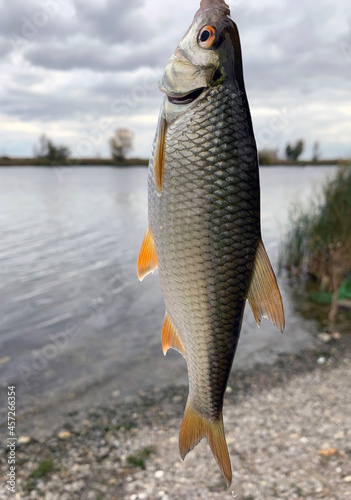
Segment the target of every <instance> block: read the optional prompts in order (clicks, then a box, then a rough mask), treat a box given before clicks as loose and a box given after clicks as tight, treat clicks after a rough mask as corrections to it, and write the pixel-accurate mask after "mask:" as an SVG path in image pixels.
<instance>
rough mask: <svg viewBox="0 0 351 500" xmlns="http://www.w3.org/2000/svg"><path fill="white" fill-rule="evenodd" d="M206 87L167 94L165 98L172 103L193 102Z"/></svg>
mask: <svg viewBox="0 0 351 500" xmlns="http://www.w3.org/2000/svg"><path fill="white" fill-rule="evenodd" d="M207 88H208V87H199V88H197V89H194V90H192V91H191V92H187V93H186V94H173V95H171V94H167V99H168V101H169V102H170V103H172V104H176V105H178V106H184V105H185V104H190V103H192V102H194V101H195V100H196V99H197V98H198V97H200V95H201V94H202V93H203V92H204V91H205V90H206V89H207Z"/></svg>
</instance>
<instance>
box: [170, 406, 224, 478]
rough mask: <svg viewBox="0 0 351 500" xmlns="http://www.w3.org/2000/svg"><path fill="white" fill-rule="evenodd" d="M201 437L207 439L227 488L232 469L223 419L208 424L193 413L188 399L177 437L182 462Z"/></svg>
mask: <svg viewBox="0 0 351 500" xmlns="http://www.w3.org/2000/svg"><path fill="white" fill-rule="evenodd" d="M203 437H206V438H207V441H208V443H209V445H210V447H211V450H212V453H213V455H214V457H215V459H216V460H217V463H218V465H219V468H220V469H221V471H222V474H223V476H224V477H225V480H226V483H227V487H229V486H230V485H231V482H232V467H231V464H230V458H229V453H228V448H227V443H226V440H225V435H224V426H223V417H222V415H221V416H220V418H219V419H218V420H216V421H215V422H210V421H209V420H207V419H205V418H204V417H201V415H199V414H198V413H196V412H195V410H194V409H193V407H192V406H191V403H190V401H189V399H188V401H187V404H186V407H185V412H184V418H183V423H182V427H181V429H180V435H179V451H180V456H181V457H182V459H183V460H184V458H185V456H186V454H187V453H188V452H189V451H190V450H192V449H193V448H194V447H195V446H196V445H197V444H198V443H199V441H201V439H202V438H203Z"/></svg>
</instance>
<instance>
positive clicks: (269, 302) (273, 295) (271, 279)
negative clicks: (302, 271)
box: [247, 240, 285, 332]
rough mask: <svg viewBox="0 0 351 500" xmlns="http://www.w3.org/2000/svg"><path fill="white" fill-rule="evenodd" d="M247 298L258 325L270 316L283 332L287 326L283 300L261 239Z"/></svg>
mask: <svg viewBox="0 0 351 500" xmlns="http://www.w3.org/2000/svg"><path fill="white" fill-rule="evenodd" d="M247 300H248V301H249V304H250V306H251V309H252V312H253V315H254V316H255V320H256V323H257V324H258V325H260V323H261V318H268V319H269V320H270V321H272V323H273V324H274V325H275V326H276V327H277V328H278V329H279V330H280V331H281V332H283V330H284V326H285V318H284V309H283V301H282V297H281V295H280V291H279V288H278V284H277V280H276V277H275V274H274V271H273V269H272V266H271V263H270V261H269V258H268V255H267V252H266V249H265V247H264V245H263V243H262V241H261V240H260V242H259V245H258V247H257V251H256V259H255V263H254V269H253V273H252V279H251V283H250V288H249V292H248V294H247Z"/></svg>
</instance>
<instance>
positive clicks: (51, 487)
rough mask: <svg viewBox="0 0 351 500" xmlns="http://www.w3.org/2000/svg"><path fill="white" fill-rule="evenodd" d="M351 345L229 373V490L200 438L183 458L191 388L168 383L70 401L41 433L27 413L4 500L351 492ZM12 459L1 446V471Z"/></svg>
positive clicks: (0, 492)
mask: <svg viewBox="0 0 351 500" xmlns="http://www.w3.org/2000/svg"><path fill="white" fill-rule="evenodd" d="M350 346H351V338H350V336H349V335H343V336H342V337H341V338H339V339H331V338H328V336H325V337H324V338H323V336H320V338H319V339H316V344H315V346H314V347H313V349H311V350H309V351H308V352H303V353H301V354H299V355H290V356H286V355H285V356H282V357H281V358H280V359H279V361H278V362H276V363H275V364H274V365H270V366H265V365H259V366H257V367H255V368H254V369H252V370H250V371H247V372H236V371H235V369H234V370H233V372H234V375H233V377H232V378H231V380H230V386H229V389H228V391H227V395H226V400H225V404H224V423H225V428H226V436H227V442H228V446H229V453H230V456H231V460H232V468H233V483H232V486H231V488H229V489H226V487H225V483H224V480H223V478H222V477H221V474H220V472H219V469H218V467H217V464H216V462H215V460H214V458H213V456H212V454H211V451H210V449H209V446H208V444H207V442H206V440H203V441H202V442H201V443H200V444H199V445H198V446H197V447H196V448H195V449H194V450H193V451H192V452H190V453H189V455H188V456H187V457H186V459H185V461H184V462H182V461H181V459H180V457H179V453H178V432H179V428H180V424H181V419H182V414H183V410H184V405H185V401H186V396H187V388H185V387H170V388H168V389H167V390H160V391H157V390H154V391H153V392H152V393H150V394H142V393H141V394H139V395H138V397H137V398H135V399H134V400H133V401H132V402H131V401H129V402H128V401H127V402H120V401H119V398H118V397H117V396H118V395H116V397H111V398H110V400H109V401H108V402H106V404H105V407H101V406H99V407H93V408H91V409H90V410H89V411H86V410H84V411H83V410H79V409H72V407H71V408H70V409H69V413H67V414H66V420H65V422H64V424H63V425H62V428H61V429H55V427H54V423H53V430H52V432H51V434H49V435H45V436H44V437H43V436H39V435H35V432H31V426H30V419H27V420H26V421H27V428H26V434H22V435H20V436H19V439H18V441H17V446H16V492H15V493H14V494H11V493H10V492H8V491H7V485H6V479H5V480H4V479H3V481H2V484H1V485H0V498H4V499H5V498H9V497H12V498H16V499H17V498H18V499H44V500H75V499H82V498H84V499H87V500H100V499H107V500H124V499H126V500H127V499H128V500H138V499H140V500H142V499H144V500H154V499H162V500H178V499H179V500H180V499H182V500H183V499H184V500H185V499H186V500H188V499H226V498H227V499H228V500H229V499H230V498H233V497H234V498H238V499H241V500H250V499H254V500H259V499H262V500H263V499H264V500H268V499H277V498H278V499H279V498H282V499H283V498H284V499H285V498H287V499H318V498H328V499H336V500H338V499H346V498H351V391H350V380H351V351H350ZM41 418H43V416H42V415H41ZM46 418H48V419H49V418H50V414H48V415H47V416H46ZM33 419H34V420H33V421H32V425H33V426H34V425H35V423H36V422H35V416H34V417H33ZM47 423H48V425H50V421H48V422H47ZM22 429H23V427H22V428H21V430H22ZM5 433H6V429H4V428H3V429H2V434H3V435H4V434H5ZM3 443H6V441H5V439H4V440H3ZM7 459H8V450H7V448H6V444H4V445H3V447H2V451H1V460H0V466H1V471H2V477H3V478H4V477H6V474H7V473H8V472H9V470H8V467H9V466H8V462H7Z"/></svg>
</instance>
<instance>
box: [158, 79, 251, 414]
mask: <svg viewBox="0 0 351 500" xmlns="http://www.w3.org/2000/svg"><path fill="white" fill-rule="evenodd" d="M149 226H150V229H151V231H152V234H153V236H154V240H155V247H156V254H157V261H158V267H159V275H160V284H161V289H162V293H163V297H164V300H165V304H166V309H167V312H168V314H169V315H170V317H171V319H172V321H173V323H174V325H175V328H176V330H177V332H178V334H179V336H180V338H181V339H182V342H183V344H184V346H185V351H186V361H187V367H188V374H189V400H190V402H191V404H192V407H193V409H194V410H195V411H196V412H197V413H198V414H199V415H201V416H202V417H204V418H206V419H207V420H209V421H214V420H216V419H217V418H218V415H219V414H220V413H221V410H222V404H223V396H224V391H225V388H226V385H227V381H228V377H229V373H230V370H231V366H232V362H233V359H234V354H235V350H236V346H237V343H238V340H239V335H240V329H241V321H242V316H243V311H244V306H245V301H246V295H247V291H248V287H249V284H250V279H251V274H252V269H253V262H254V258H255V252H256V249H257V245H258V242H259V238H260V196H259V178H258V165H257V151H256V144H255V140H254V137H253V136H252V132H251V128H250V116H249V112H248V109H247V108H246V106H244V105H243V103H242V100H241V97H240V95H239V91H238V92H235V91H233V90H229V89H227V88H225V87H223V86H219V87H215V88H213V89H211V90H210V92H209V93H208V94H207V96H206V97H204V98H203V99H200V100H199V102H197V103H196V104H195V105H194V106H193V107H191V108H190V109H188V110H187V111H186V112H184V114H182V115H181V116H180V117H179V118H177V119H176V120H175V121H174V122H173V123H171V124H170V125H169V126H168V129H167V134H166V148H165V164H164V181H163V188H162V192H161V193H157V190H156V188H155V180H154V172H153V164H152V162H151V163H150V168H149Z"/></svg>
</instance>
